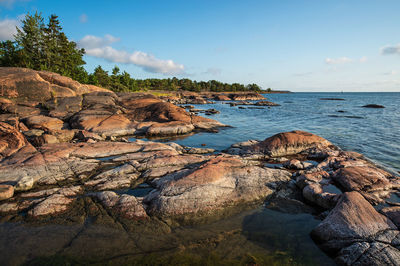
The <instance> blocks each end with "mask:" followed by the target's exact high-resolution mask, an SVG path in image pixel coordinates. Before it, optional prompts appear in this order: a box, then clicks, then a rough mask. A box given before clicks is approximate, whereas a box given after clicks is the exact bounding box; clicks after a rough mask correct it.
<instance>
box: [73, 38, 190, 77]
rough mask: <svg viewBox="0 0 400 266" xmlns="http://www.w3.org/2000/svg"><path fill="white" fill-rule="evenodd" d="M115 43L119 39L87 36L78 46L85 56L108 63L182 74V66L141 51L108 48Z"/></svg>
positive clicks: (155, 71)
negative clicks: (84, 51) (83, 49)
mask: <svg viewBox="0 0 400 266" xmlns="http://www.w3.org/2000/svg"><path fill="white" fill-rule="evenodd" d="M117 41H119V38H116V37H114V36H111V35H105V36H104V37H103V38H101V37H97V36H93V35H87V36H85V37H84V38H82V40H80V41H79V42H78V44H79V46H80V47H82V48H85V50H86V54H87V55H89V56H93V57H97V58H103V59H105V60H107V61H109V62H113V63H122V64H134V65H136V66H139V67H141V68H142V69H144V70H145V71H147V72H152V73H162V74H180V73H183V72H184V66H183V65H181V64H177V63H175V62H174V61H172V60H161V59H158V58H156V57H155V56H153V55H151V54H148V53H145V52H141V51H134V52H133V53H129V52H127V51H124V50H117V49H115V48H113V47H111V46H110V45H111V44H112V43H115V42H117Z"/></svg>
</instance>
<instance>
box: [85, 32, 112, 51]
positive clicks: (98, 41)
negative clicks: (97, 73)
mask: <svg viewBox="0 0 400 266" xmlns="http://www.w3.org/2000/svg"><path fill="white" fill-rule="evenodd" d="M119 40H120V39H119V38H116V37H114V36H112V35H110V34H106V35H105V36H104V37H103V38H101V37H97V36H93V35H86V36H85V37H83V38H82V39H81V40H80V41H79V42H78V45H79V46H80V47H82V48H85V49H87V50H89V49H95V48H101V47H105V46H109V45H111V44H113V43H115V42H118V41H119Z"/></svg>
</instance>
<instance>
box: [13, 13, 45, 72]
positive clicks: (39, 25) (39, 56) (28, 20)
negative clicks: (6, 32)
mask: <svg viewBox="0 0 400 266" xmlns="http://www.w3.org/2000/svg"><path fill="white" fill-rule="evenodd" d="M22 24H23V26H22V29H20V28H18V27H17V34H16V35H15V36H14V37H15V41H16V42H17V44H18V46H19V47H20V48H21V62H20V64H21V65H20V66H22V67H27V68H32V69H35V70H40V69H42V66H43V65H44V63H45V56H44V50H45V49H44V23H43V17H42V15H41V14H39V13H37V12H36V13H35V14H34V15H30V14H29V13H28V14H27V15H26V16H25V19H23V20H22Z"/></svg>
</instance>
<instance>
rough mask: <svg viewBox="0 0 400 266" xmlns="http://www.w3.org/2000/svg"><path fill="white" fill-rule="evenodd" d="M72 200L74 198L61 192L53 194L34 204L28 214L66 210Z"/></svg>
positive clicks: (43, 213)
mask: <svg viewBox="0 0 400 266" xmlns="http://www.w3.org/2000/svg"><path fill="white" fill-rule="evenodd" d="M74 201H75V199H74V198H69V197H66V196H64V195H61V194H53V195H51V196H49V197H48V198H46V199H45V200H43V201H42V202H40V203H38V204H37V205H36V206H34V207H33V209H31V210H30V211H29V212H28V214H29V215H30V216H32V217H39V216H46V215H53V214H58V213H61V212H64V211H66V210H67V209H68V208H69V205H70V204H71V203H72V202H74Z"/></svg>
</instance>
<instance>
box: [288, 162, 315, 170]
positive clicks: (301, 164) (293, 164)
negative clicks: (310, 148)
mask: <svg viewBox="0 0 400 266" xmlns="http://www.w3.org/2000/svg"><path fill="white" fill-rule="evenodd" d="M311 166H313V165H312V164H311V163H307V162H302V161H299V160H296V159H292V160H288V161H286V162H285V163H284V164H283V167H285V168H287V169H294V170H302V169H306V168H309V167H311Z"/></svg>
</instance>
